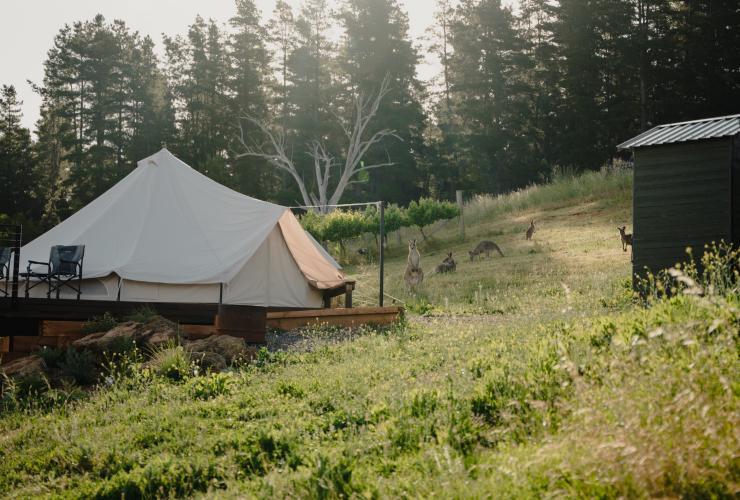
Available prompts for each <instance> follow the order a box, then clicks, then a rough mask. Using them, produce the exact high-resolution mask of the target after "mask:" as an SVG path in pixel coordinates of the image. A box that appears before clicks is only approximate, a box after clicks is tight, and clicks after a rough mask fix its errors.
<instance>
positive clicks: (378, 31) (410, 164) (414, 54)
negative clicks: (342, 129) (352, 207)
mask: <svg viewBox="0 0 740 500" xmlns="http://www.w3.org/2000/svg"><path fill="white" fill-rule="evenodd" d="M342 21H343V23H344V29H345V37H344V42H343V47H342V54H341V67H342V73H343V75H346V80H347V81H346V82H345V86H346V88H347V90H348V93H349V94H352V93H355V92H359V93H362V94H364V95H371V94H372V93H374V92H376V91H377V89H378V88H380V86H381V83H382V81H383V78H384V77H385V76H386V75H387V76H388V77H389V79H390V92H389V94H388V96H387V97H386V99H384V100H383V102H382V104H381V108H380V111H379V112H378V118H377V119H376V120H375V121H374V123H373V127H374V128H375V130H380V129H391V130H394V131H395V132H396V134H397V135H398V137H399V138H400V140H394V139H393V138H390V137H389V138H386V139H385V141H384V143H383V144H382V147H380V148H377V149H376V151H374V152H373V153H371V154H370V156H369V157H368V159H367V160H366V161H367V162H372V163H378V162H380V161H381V159H382V160H387V159H388V158H389V159H390V161H392V162H393V163H394V165H393V166H391V167H385V168H382V169H377V170H374V171H371V172H370V175H369V183H368V186H367V187H366V189H365V192H364V193H363V197H365V198H371V199H383V200H389V201H395V202H400V203H407V202H409V201H411V200H412V199H415V198H418V196H419V195H420V194H421V193H422V187H423V186H421V185H420V183H419V179H420V172H419V165H418V162H419V157H420V155H423V151H424V147H425V145H424V138H423V133H424V127H425V117H424V112H423V109H422V106H421V101H422V98H423V88H422V85H421V84H420V82H419V80H418V78H417V76H416V65H417V64H418V62H419V54H418V51H417V49H416V47H414V45H413V44H412V43H411V41H410V39H409V34H408V30H409V26H408V18H407V16H406V14H405V13H404V12H403V11H402V10H401V7H400V6H399V4H398V2H397V1H396V0H347V1H346V2H345V3H344V8H343V11H342Z"/></svg>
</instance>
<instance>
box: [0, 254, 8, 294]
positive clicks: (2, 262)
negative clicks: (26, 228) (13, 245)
mask: <svg viewBox="0 0 740 500" xmlns="http://www.w3.org/2000/svg"><path fill="white" fill-rule="evenodd" d="M0 280H1V281H4V282H5V284H4V289H3V290H0V293H2V294H3V296H4V297H7V296H8V280H10V247H0Z"/></svg>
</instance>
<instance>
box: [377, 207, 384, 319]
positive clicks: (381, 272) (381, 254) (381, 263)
mask: <svg viewBox="0 0 740 500" xmlns="http://www.w3.org/2000/svg"><path fill="white" fill-rule="evenodd" d="M379 205H380V207H379V209H380V251H379V254H380V280H379V281H380V292H379V294H378V304H379V305H380V307H383V295H384V293H383V292H384V291H383V285H384V283H383V279H384V277H385V276H384V274H385V273H384V267H385V249H384V246H385V245H383V240H384V239H385V202H383V201H381V202H380V203H379Z"/></svg>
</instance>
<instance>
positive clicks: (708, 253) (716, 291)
mask: <svg viewBox="0 0 740 500" xmlns="http://www.w3.org/2000/svg"><path fill="white" fill-rule="evenodd" d="M686 254H687V257H688V259H687V261H686V262H684V263H677V264H676V265H675V266H674V267H672V268H670V269H666V270H661V271H658V272H657V273H655V274H653V273H647V274H646V275H645V276H643V277H641V278H638V280H637V281H636V288H637V290H638V291H639V292H640V294H641V295H642V296H643V297H644V298H645V299H646V300H648V301H650V300H658V299H663V298H666V297H671V296H674V295H677V294H686V295H729V294H734V293H737V291H738V284H740V271H738V269H740V267H739V266H740V249H738V248H735V247H733V245H732V244H730V243H725V242H724V241H721V242H719V243H714V242H712V243H711V244H708V245H705V246H704V252H703V253H702V255H701V258H700V259H699V261H698V262H697V261H696V259H695V257H694V253H693V250H692V249H691V248H687V249H686Z"/></svg>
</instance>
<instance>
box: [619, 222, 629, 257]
mask: <svg viewBox="0 0 740 500" xmlns="http://www.w3.org/2000/svg"><path fill="white" fill-rule="evenodd" d="M617 229H618V230H619V237H620V238H621V239H622V250H623V251H625V252H626V251H627V246H628V245H629V246H632V235H631V234H629V233H626V232H625V230H626V229H627V226H622V227H618V228H617Z"/></svg>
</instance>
